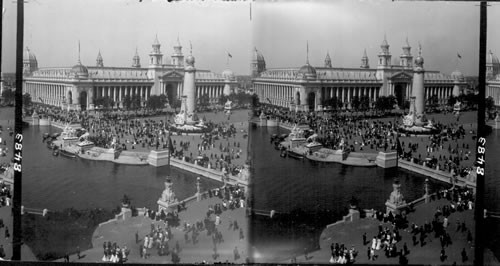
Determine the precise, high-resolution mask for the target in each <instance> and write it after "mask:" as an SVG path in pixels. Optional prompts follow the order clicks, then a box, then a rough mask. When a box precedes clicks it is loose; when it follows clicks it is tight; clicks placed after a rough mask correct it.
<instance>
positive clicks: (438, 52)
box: [2, 0, 500, 75]
mask: <svg viewBox="0 0 500 266" xmlns="http://www.w3.org/2000/svg"><path fill="white" fill-rule="evenodd" d="M2 1H3V3H4V7H5V8H6V12H5V15H4V16H5V17H4V18H3V22H4V25H3V32H4V33H3V34H4V39H3V40H4V46H3V48H2V50H3V51H2V52H3V53H2V61H3V62H2V69H3V71H5V72H13V71H14V69H15V19H16V18H15V15H16V14H15V11H16V7H15V3H13V1H11V0H2ZM208 2H209V3H207V1H205V2H200V1H191V2H180V3H175V2H173V3H167V2H166V1H162V0H143V2H142V3H139V1H138V0H104V1H103V0H100V1H98V0H28V3H27V4H25V37H24V46H25V47H26V46H29V47H30V49H31V51H32V52H33V53H35V55H36V56H37V59H38V63H39V67H58V66H72V65H74V64H75V63H76V62H77V57H78V40H80V43H81V59H82V63H83V64H85V65H91V66H92V65H95V59H96V56H97V53H98V51H99V49H100V50H101V54H102V56H103V59H104V65H105V66H130V65H131V63H132V57H133V55H134V53H135V48H136V47H138V50H139V55H140V57H141V64H142V66H147V65H148V54H149V52H150V51H151V44H152V42H153V40H154V37H155V34H158V39H159V41H160V42H161V44H162V47H161V50H162V52H163V53H164V62H165V60H166V62H170V55H171V54H172V52H173V48H172V46H173V45H174V44H175V43H176V39H177V36H179V38H180V41H181V44H182V45H183V52H184V54H185V55H187V54H188V53H189V41H191V42H192V44H193V55H194V56H195V57H196V67H198V68H203V69H210V70H213V71H215V72H221V71H222V70H223V69H225V68H226V58H227V56H226V51H228V52H230V53H231V55H232V56H233V57H232V59H231V60H230V61H229V68H231V69H232V70H233V71H234V72H235V73H236V74H237V75H246V74H249V65H250V57H251V50H252V49H253V47H254V46H255V47H257V49H259V50H260V51H261V52H262V53H263V55H264V57H265V59H266V63H267V67H268V68H271V67H300V66H301V65H303V64H304V63H305V60H306V41H309V59H310V60H309V61H310V63H311V64H312V65H314V66H322V65H323V61H324V58H325V55H326V52H327V51H329V52H330V56H331V57H332V64H333V66H335V67H359V65H360V59H361V56H362V54H363V49H365V48H366V50H367V54H368V57H369V59H370V65H371V67H376V63H377V54H378V52H379V51H380V44H381V42H382V40H383V37H384V33H385V34H386V35H387V41H388V42H389V45H390V52H391V54H392V55H393V60H399V55H400V54H401V53H402V49H401V47H402V46H403V45H404V43H405V38H406V37H408V40H409V42H410V45H411V46H412V53H413V54H414V55H416V54H417V50H418V48H417V47H418V43H419V42H420V43H421V44H422V50H423V56H424V59H425V65H424V66H425V68H426V69H433V70H440V71H442V72H444V73H448V74H449V73H451V72H452V71H454V70H455V69H456V68H457V62H458V58H457V53H460V55H461V56H462V60H461V61H460V63H459V64H458V68H459V70H460V71H462V72H463V73H464V74H465V75H477V66H478V51H479V49H478V43H479V7H478V6H477V5H478V4H477V3H463V2H459V3H449V2H437V3H436V2H428V1H426V2H406V1H405V2H402V1H395V2H393V1H389V0H385V1H382V0H376V1H375V0H372V1H370V0H364V1H361V0H359V1H305V0H304V1H293V2H290V1H287V2H284V1H281V2H279V1H259V2H257V3H255V2H254V3H252V4H251V5H252V8H251V12H250V3H249V2H246V3H243V2H237V3H227V2H224V3H222V2H216V3H214V2H211V1H208ZM250 13H251V14H252V20H250ZM488 15H489V16H488V25H489V26H488V46H489V47H488V49H491V50H493V52H494V53H495V54H497V56H500V36H499V35H500V34H498V25H500V5H499V4H496V3H492V4H491V6H490V7H489V13H488ZM398 63H399V62H398Z"/></svg>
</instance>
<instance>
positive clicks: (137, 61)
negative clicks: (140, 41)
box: [132, 47, 141, 68]
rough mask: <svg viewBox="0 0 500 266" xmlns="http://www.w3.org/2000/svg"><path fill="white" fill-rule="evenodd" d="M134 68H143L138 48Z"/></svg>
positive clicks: (134, 58) (133, 59)
mask: <svg viewBox="0 0 500 266" xmlns="http://www.w3.org/2000/svg"><path fill="white" fill-rule="evenodd" d="M132 61H133V63H132V67H136V68H140V67H141V58H140V57H139V53H138V52H137V47H136V48H135V55H134V57H133V58H132Z"/></svg>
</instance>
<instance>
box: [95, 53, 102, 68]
mask: <svg viewBox="0 0 500 266" xmlns="http://www.w3.org/2000/svg"><path fill="white" fill-rule="evenodd" d="M96 67H104V64H103V62H102V56H101V50H99V53H98V54H97V59H96Z"/></svg>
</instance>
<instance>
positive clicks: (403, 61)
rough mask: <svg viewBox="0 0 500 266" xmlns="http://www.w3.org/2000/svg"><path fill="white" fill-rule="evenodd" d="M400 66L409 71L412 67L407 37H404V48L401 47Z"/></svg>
mask: <svg viewBox="0 0 500 266" xmlns="http://www.w3.org/2000/svg"><path fill="white" fill-rule="evenodd" d="M399 58H400V65H401V66H402V67H403V68H405V69H411V68H412V67H413V63H412V60H413V56H412V55H411V46H410V43H409V42H408V37H406V43H405V46H403V54H401V56H400V57H399Z"/></svg>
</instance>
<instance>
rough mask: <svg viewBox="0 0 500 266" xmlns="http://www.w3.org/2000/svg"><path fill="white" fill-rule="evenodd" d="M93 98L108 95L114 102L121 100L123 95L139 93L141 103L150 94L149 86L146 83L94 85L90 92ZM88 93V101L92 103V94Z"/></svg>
mask: <svg viewBox="0 0 500 266" xmlns="http://www.w3.org/2000/svg"><path fill="white" fill-rule="evenodd" d="M91 95H93V96H94V97H95V98H100V97H110V98H111V99H112V100H113V101H114V102H115V103H121V102H123V99H124V98H125V96H130V97H132V96H134V95H139V96H140V97H141V100H142V101H143V104H144V103H145V102H146V101H147V100H148V99H149V96H150V95H151V86H147V85H127V86H94V87H93V88H92V93H91ZM91 95H89V100H90V101H87V102H89V103H92V98H91V97H92V96H91Z"/></svg>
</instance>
